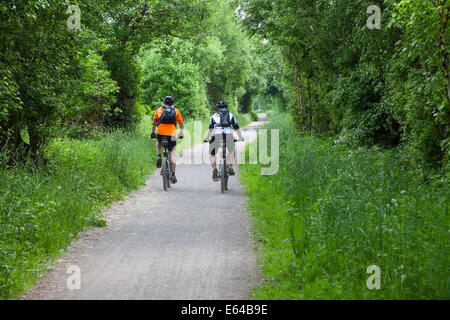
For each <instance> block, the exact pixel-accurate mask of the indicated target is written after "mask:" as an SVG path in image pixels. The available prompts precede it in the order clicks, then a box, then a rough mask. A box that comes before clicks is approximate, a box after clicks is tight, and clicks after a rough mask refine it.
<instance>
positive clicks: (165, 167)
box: [162, 157, 170, 191]
mask: <svg viewBox="0 0 450 320" xmlns="http://www.w3.org/2000/svg"><path fill="white" fill-rule="evenodd" d="M168 162H169V161H168V160H167V158H166V157H164V161H163V166H162V177H163V189H164V191H167V189H168V188H169V187H170V185H169V183H170V182H169V166H168Z"/></svg>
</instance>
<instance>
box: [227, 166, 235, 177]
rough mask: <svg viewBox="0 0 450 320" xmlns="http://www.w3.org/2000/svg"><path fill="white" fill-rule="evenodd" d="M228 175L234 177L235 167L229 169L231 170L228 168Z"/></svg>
mask: <svg viewBox="0 0 450 320" xmlns="http://www.w3.org/2000/svg"><path fill="white" fill-rule="evenodd" d="M228 175H229V176H234V170H233V167H229V168H228Z"/></svg>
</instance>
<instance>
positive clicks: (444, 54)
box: [439, 1, 450, 102]
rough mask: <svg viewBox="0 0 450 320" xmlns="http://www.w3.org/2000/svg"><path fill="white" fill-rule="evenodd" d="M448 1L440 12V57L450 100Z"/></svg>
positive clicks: (449, 99) (449, 100) (448, 99)
mask: <svg viewBox="0 0 450 320" xmlns="http://www.w3.org/2000/svg"><path fill="white" fill-rule="evenodd" d="M446 2H447V1H444V2H443V4H442V11H441V12H440V16H441V31H440V34H439V49H440V50H439V58H440V60H441V69H442V73H443V76H444V80H445V89H446V92H447V101H448V102H450V72H449V70H448V67H449V59H450V56H449V53H448V51H447V48H446V46H445V29H446V27H447V22H448V18H449V10H448V9H446Z"/></svg>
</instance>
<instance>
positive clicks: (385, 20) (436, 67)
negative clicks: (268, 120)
mask: <svg viewBox="0 0 450 320" xmlns="http://www.w3.org/2000/svg"><path fill="white" fill-rule="evenodd" d="M235 3H236V5H237V7H238V9H239V11H240V13H241V17H242V20H243V24H244V25H245V26H246V27H247V28H248V30H250V31H251V32H252V33H254V34H258V35H260V36H262V37H264V38H266V39H268V40H269V41H270V42H271V43H273V44H274V45H275V46H277V47H278V48H279V49H280V51H281V53H282V55H283V57H284V64H283V65H284V73H283V76H284V79H283V80H284V81H282V84H281V86H279V87H278V88H279V90H281V91H284V97H285V98H286V100H287V101H288V102H289V105H290V111H291V113H292V114H293V115H294V116H295V118H296V119H297V123H298V126H299V128H301V129H303V130H307V129H311V130H313V131H315V132H320V133H331V134H334V135H339V136H340V141H343V142H344V141H345V142H349V143H358V144H360V145H366V146H373V145H381V146H385V147H393V146H398V145H399V144H402V145H404V146H405V150H408V152H407V153H408V156H411V158H412V161H413V163H414V164H415V165H417V166H418V167H421V168H430V167H431V168H432V167H442V166H448V164H449V154H450V153H449V152H450V149H449V141H450V140H449V121H450V87H449V85H450V82H449V81H450V76H449V57H450V55H449V54H450V49H449V42H450V31H449V29H450V28H449V23H448V19H449V14H450V4H449V3H448V1H447V0H428V1H424V0H401V1H397V0H384V1H383V0H378V1H371V0H358V1H355V0H342V1H330V0H285V1H272V0H239V1H235ZM371 5H378V6H379V8H380V9H381V28H380V29H376V28H375V29H372V28H368V27H367V21H368V19H369V18H370V17H371V16H372V15H373V12H371V11H370V10H369V13H367V12H368V8H369V6H371ZM369 22H370V21H369Z"/></svg>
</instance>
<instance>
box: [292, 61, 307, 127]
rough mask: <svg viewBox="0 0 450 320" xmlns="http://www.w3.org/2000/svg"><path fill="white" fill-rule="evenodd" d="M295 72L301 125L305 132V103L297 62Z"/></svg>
mask: <svg viewBox="0 0 450 320" xmlns="http://www.w3.org/2000/svg"><path fill="white" fill-rule="evenodd" d="M294 71H295V85H296V87H297V104H298V111H299V114H300V123H301V125H302V130H305V124H304V123H303V103H302V93H301V87H300V77H299V74H298V67H297V64H296V63H295V62H294Z"/></svg>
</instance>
